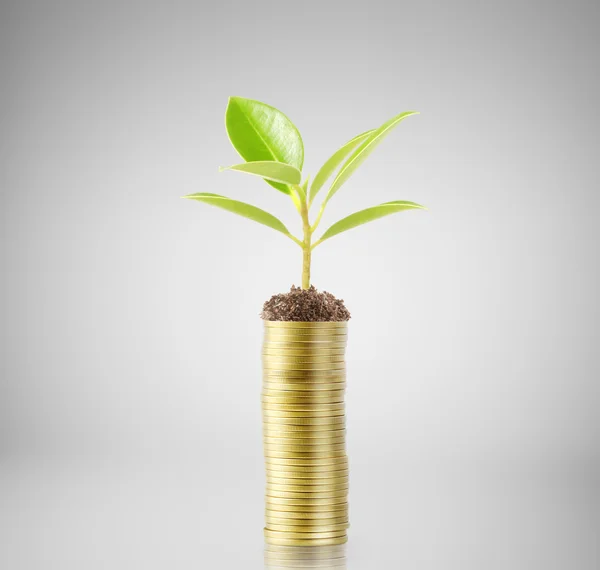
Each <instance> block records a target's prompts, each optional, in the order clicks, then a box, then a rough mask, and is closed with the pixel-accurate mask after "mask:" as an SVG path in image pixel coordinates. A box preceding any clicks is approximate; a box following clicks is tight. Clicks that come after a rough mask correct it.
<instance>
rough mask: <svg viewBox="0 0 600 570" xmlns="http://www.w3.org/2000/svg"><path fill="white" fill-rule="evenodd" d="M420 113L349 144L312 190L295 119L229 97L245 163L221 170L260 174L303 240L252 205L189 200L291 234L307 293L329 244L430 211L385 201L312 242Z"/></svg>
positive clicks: (228, 117)
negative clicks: (294, 218) (339, 197)
mask: <svg viewBox="0 0 600 570" xmlns="http://www.w3.org/2000/svg"><path fill="white" fill-rule="evenodd" d="M416 114H418V113H417V111H406V112H404V113H400V114H399V115H396V116H395V117H393V118H391V119H390V120H389V121H386V122H385V123H383V125H381V126H380V127H379V128H377V129H373V130H371V131H367V132H365V133H362V134H361V135H358V136H356V137H354V138H353V139H351V140H350V141H348V142H347V143H346V144H345V145H343V146H342V147H341V148H340V149H339V150H338V151H336V152H335V153H334V154H333V155H332V156H331V157H330V158H329V159H328V160H327V161H326V162H325V164H323V166H322V167H321V168H320V170H319V171H318V172H317V175H316V176H315V177H314V179H313V181H312V184H310V186H309V178H306V179H305V180H304V182H302V165H303V163H304V145H303V143H302V137H301V136H300V133H299V131H298V129H297V128H296V126H295V125H294V124H293V123H292V121H290V119H288V117H287V116H286V115H284V114H283V113H282V112H281V111H278V110H277V109H275V108H274V107H271V106H270V105H267V104H265V103H261V102H260V101H254V100H252V99H244V98H242V97H230V99H229V104H228V105H227V111H226V113H225V125H226V128H227V133H228V135H229V139H230V140H231V144H232V145H233V146H234V148H235V149H236V150H237V151H238V153H239V154H240V155H241V157H242V158H243V159H244V160H245V161H246V162H244V163H242V164H236V165H234V166H229V167H227V168H221V169H220V170H222V171H224V170H234V171H238V172H244V173H246V174H251V175H254V176H260V177H261V178H263V179H264V180H265V181H266V182H267V183H268V184H270V185H271V186H272V187H273V188H276V189H277V190H279V191H280V192H283V193H284V194H287V195H288V196H289V197H290V199H291V201H292V203H293V204H294V206H295V208H296V210H297V211H298V213H299V214H300V217H301V219H302V239H300V238H298V237H296V236H294V235H292V234H291V233H290V231H289V230H288V229H287V228H286V227H285V225H284V224H283V223H282V222H281V221H280V220H279V219H277V218H276V217H275V216H273V215H272V214H269V213H268V212H265V211H264V210H261V209H260V208H257V207H256V206H252V205H251V204H246V203H245V202H240V201H238V200H232V199H231V198H226V197H225V196H220V195H218V194H210V193H207V192H200V193H197V194H190V195H188V196H184V198H189V199H190V200H197V201H199V202H204V203H205V204H209V205H211V206H218V207H219V208H222V209H224V210H228V211H230V212H233V213H234V214H238V215H240V216H244V217H245V218H249V219H250V220H254V221H255V222H258V223H260V224H263V225H265V226H268V227H270V228H272V229H274V230H277V231H278V232H281V233H282V234H283V235H285V236H287V237H288V238H289V239H291V240H292V241H293V242H294V243H295V244H297V245H298V246H300V248H302V288H303V289H308V288H309V287H310V265H311V254H312V251H313V249H314V248H315V247H317V246H318V245H320V244H321V243H323V242H324V241H325V240H328V239H329V238H332V237H333V236H336V235H338V234H340V233H342V232H345V231H347V230H350V229H352V228H355V227H357V226H360V225H362V224H366V223H367V222H371V221H373V220H376V219H378V218H383V217H384V216H388V215H389V214H394V213H396V212H402V211H404V210H414V209H425V208H424V206H421V205H419V204H415V203H414V202H406V201H404V200H395V201H393V202H385V203H384V204H379V205H378V206H372V207H371V208H366V209H365V210H360V211H359V212H355V213H354V214H350V215H349V216H347V217H345V218H343V219H341V220H339V221H338V222H336V223H335V224H333V225H332V226H331V227H330V228H328V229H327V230H325V232H324V233H323V234H322V235H321V236H320V237H319V238H318V239H317V240H313V234H314V233H315V231H316V230H317V228H318V227H319V223H320V222H321V218H322V216H323V212H324V211H325V208H326V206H327V204H328V203H329V201H330V200H331V198H332V197H333V196H334V195H335V194H336V192H337V191H338V190H339V189H340V188H341V187H342V185H343V184H344V183H345V182H346V181H347V180H348V179H349V178H350V176H352V174H353V173H354V172H355V170H356V169H357V168H358V167H359V166H360V165H361V164H362V163H363V162H364V161H365V159H366V158H367V157H368V156H369V155H370V154H371V152H373V150H375V148H376V147H377V145H379V143H380V142H381V141H382V140H383V139H384V138H385V137H386V136H387V135H388V134H389V133H390V132H391V131H392V130H393V129H394V128H395V127H396V126H397V125H399V124H400V123H401V122H402V121H403V120H404V119H406V118H407V117H410V116H411V115H416ZM334 174H335V176H334ZM332 176H333V182H332V183H331V186H329V190H328V191H327V194H326V195H325V198H324V199H323V200H322V202H321V206H320V208H319V211H318V214H317V216H316V218H315V219H314V222H313V223H312V224H311V221H310V217H309V211H310V208H311V206H312V204H313V202H314V200H315V198H316V196H317V194H318V193H319V191H320V190H321V189H322V188H323V186H324V185H325V183H326V182H327V181H328V180H329V179H330V178H331V177H332Z"/></svg>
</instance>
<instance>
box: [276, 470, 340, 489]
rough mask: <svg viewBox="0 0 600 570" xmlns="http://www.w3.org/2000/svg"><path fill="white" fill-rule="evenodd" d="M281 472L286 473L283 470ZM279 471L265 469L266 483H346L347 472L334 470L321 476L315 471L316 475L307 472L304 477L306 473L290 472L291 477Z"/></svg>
mask: <svg viewBox="0 0 600 570" xmlns="http://www.w3.org/2000/svg"><path fill="white" fill-rule="evenodd" d="M283 473H288V472H286V471H284V472H283ZM283 473H282V472H281V471H267V472H266V473H265V476H266V479H267V482H268V483H275V484H279V485H287V484H289V485H308V486H313V485H339V484H341V483H348V479H349V476H348V472H347V470H346V473H344V474H342V475H338V474H337V473H336V472H333V473H326V476H325V477H323V474H322V473H317V474H316V475H317V477H313V476H312V475H313V474H309V475H310V476H309V477H306V473H292V475H293V476H292V477H288V476H287V475H284V474H283Z"/></svg>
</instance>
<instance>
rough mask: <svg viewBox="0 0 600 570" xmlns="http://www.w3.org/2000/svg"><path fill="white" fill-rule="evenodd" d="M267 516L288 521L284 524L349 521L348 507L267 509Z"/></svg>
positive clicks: (267, 517)
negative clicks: (311, 510) (315, 509)
mask: <svg viewBox="0 0 600 570" xmlns="http://www.w3.org/2000/svg"><path fill="white" fill-rule="evenodd" d="M265 518H266V519H271V520H273V519H274V520H280V521H286V522H285V523H284V524H309V525H310V524H329V523H331V521H338V522H339V523H342V522H348V520H349V517H348V509H345V510H341V511H320V512H319V511H317V512H301V511H265ZM336 524H337V523H336Z"/></svg>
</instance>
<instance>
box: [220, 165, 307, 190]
mask: <svg viewBox="0 0 600 570" xmlns="http://www.w3.org/2000/svg"><path fill="white" fill-rule="evenodd" d="M219 170H220V171H221V172H222V171H223V170H238V171H239V172H245V173H246V174H252V175H254V176H260V177H261V178H264V179H265V180H272V181H273V182H281V183H283V184H300V181H301V180H302V173H301V172H300V171H299V170H298V169H297V168H296V167H295V166H290V165H289V164H284V163H283V162H275V161H273V160H259V161H256V162H243V163H242V164H236V165H234V166H225V167H221V168H219Z"/></svg>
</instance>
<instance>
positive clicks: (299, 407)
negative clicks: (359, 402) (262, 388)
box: [262, 402, 346, 412]
mask: <svg viewBox="0 0 600 570" xmlns="http://www.w3.org/2000/svg"><path fill="white" fill-rule="evenodd" d="M262 407H263V409H264V410H287V411H290V412H303V411H311V410H315V411H319V412H324V411H335V410H345V409H346V405H345V404H344V403H341V402H337V403H335V404H322V403H304V404H282V403H279V404H277V403H271V402H262Z"/></svg>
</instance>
